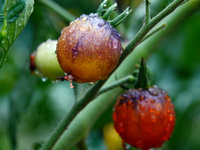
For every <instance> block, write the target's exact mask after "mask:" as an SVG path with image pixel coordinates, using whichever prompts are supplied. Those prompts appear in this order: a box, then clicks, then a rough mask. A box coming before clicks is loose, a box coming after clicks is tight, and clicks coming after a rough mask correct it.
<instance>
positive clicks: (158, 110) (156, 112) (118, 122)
mask: <svg viewBox="0 0 200 150" xmlns="http://www.w3.org/2000/svg"><path fill="white" fill-rule="evenodd" d="M113 120H114V127H115V129H116V131H117V132H118V133H119V135H120V136H121V138H122V139H123V141H124V142H126V143H128V144H130V145H131V146H133V147H136V148H141V149H142V150H148V149H150V148H158V147H161V146H162V144H163V143H164V142H165V141H166V140H169V138H170V136H171V133H172V131H173V129H174V125H175V112H174V105H173V104H172V102H171V99H170V97H169V96H168V94H167V93H166V92H165V91H164V90H162V89H160V88H157V87H155V86H154V87H151V88H149V89H131V90H129V91H127V92H126V93H125V94H122V95H121V96H120V97H119V98H118V100H117V103H116V105H115V108H114V112H113Z"/></svg>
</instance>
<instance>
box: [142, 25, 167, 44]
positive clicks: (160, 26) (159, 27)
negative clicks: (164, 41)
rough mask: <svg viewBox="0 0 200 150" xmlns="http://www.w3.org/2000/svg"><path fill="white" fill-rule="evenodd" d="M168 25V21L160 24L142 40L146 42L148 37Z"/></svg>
mask: <svg viewBox="0 0 200 150" xmlns="http://www.w3.org/2000/svg"><path fill="white" fill-rule="evenodd" d="M166 27H167V24H166V23H163V24H161V25H159V26H158V27H157V28H156V29H155V30H153V31H151V32H150V33H149V34H147V35H146V36H145V37H144V38H143V39H142V41H141V42H144V41H145V40H146V39H148V38H149V37H151V36H152V35H154V34H156V33H157V32H158V31H160V30H162V29H164V28H166Z"/></svg>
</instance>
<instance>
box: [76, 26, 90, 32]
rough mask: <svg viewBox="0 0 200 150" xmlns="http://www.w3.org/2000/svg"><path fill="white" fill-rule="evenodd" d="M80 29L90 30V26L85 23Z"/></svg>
mask: <svg viewBox="0 0 200 150" xmlns="http://www.w3.org/2000/svg"><path fill="white" fill-rule="evenodd" d="M79 30H80V31H90V28H89V27H88V26H87V25H83V26H81V27H80V28H79Z"/></svg>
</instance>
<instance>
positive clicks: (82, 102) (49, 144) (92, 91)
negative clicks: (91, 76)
mask: <svg viewBox="0 0 200 150" xmlns="http://www.w3.org/2000/svg"><path fill="white" fill-rule="evenodd" d="M104 83H105V80H104V81H103V80H100V81H98V82H97V83H96V84H94V85H93V86H92V87H90V88H89V89H88V91H87V92H86V93H85V95H83V96H82V97H81V98H80V99H79V100H77V103H76V104H74V106H73V107H72V108H71V110H70V111H69V112H68V113H66V115H65V116H64V118H63V119H62V120H61V122H60V123H59V124H58V126H57V128H56V129H55V130H54V132H53V133H52V135H51V136H50V137H49V139H48V140H47V141H46V143H45V144H44V146H43V147H42V150H50V149H51V148H53V146H54V144H55V143H56V141H57V140H58V138H59V137H60V136H61V135H62V133H63V132H64V131H65V130H66V129H67V127H68V125H69V124H70V122H71V121H72V120H73V119H74V117H75V116H76V115H77V114H78V113H79V112H80V111H81V110H82V109H83V108H84V107H85V106H86V105H87V104H88V103H89V102H90V101H91V100H93V99H94V98H95V97H96V95H97V92H98V91H99V89H100V88H101V86H102V85H103V84H104Z"/></svg>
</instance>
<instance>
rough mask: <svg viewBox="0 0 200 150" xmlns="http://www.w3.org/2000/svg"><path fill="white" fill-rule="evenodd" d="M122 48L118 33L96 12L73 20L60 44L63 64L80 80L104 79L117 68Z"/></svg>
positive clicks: (62, 65) (65, 70)
mask: <svg viewBox="0 0 200 150" xmlns="http://www.w3.org/2000/svg"><path fill="white" fill-rule="evenodd" d="M121 51H122V46H121V37H120V35H119V33H118V32H117V31H116V30H115V29H114V28H113V27H112V26H111V25H110V24H109V23H108V22H107V21H105V20H103V19H101V18H99V17H97V15H95V14H91V15H89V16H88V15H82V16H81V17H80V18H77V19H76V20H75V21H73V22H71V23H70V25H69V26H68V27H66V28H64V29H63V31H62V34H61V36H60V38H59V39H58V44H57V58H58V62H59V64H60V67H61V68H62V69H63V70H64V72H65V73H70V75H72V76H73V78H74V80H75V81H76V82H79V83H84V82H95V81H98V80H100V79H105V78H106V77H107V76H108V74H109V73H111V71H112V70H113V69H114V68H115V66H116V64H117V62H118V60H119V58H120V55H121Z"/></svg>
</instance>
